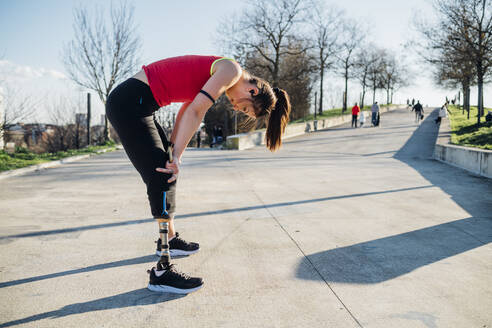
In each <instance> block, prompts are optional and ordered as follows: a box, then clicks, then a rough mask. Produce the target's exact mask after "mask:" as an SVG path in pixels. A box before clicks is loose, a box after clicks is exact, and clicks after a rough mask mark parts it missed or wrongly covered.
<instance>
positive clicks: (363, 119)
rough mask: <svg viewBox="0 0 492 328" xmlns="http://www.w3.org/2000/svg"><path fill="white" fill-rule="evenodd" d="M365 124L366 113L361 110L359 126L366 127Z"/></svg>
mask: <svg viewBox="0 0 492 328" xmlns="http://www.w3.org/2000/svg"><path fill="white" fill-rule="evenodd" d="M365 122H366V117H365V115H364V111H362V110H361V111H360V115H359V124H360V127H361V128H362V127H363V126H364V123H365Z"/></svg>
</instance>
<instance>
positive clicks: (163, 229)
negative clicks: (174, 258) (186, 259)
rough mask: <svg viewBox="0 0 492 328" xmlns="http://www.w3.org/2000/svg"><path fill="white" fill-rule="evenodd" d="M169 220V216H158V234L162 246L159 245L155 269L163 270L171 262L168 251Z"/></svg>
mask: <svg viewBox="0 0 492 328" xmlns="http://www.w3.org/2000/svg"><path fill="white" fill-rule="evenodd" d="M169 221H171V219H170V218H158V219H157V222H158V223H159V234H160V236H161V241H162V246H161V258H160V259H159V262H157V270H164V269H165V268H167V267H168V265H169V264H170V262H171V254H170V253H169V237H168V233H169Z"/></svg>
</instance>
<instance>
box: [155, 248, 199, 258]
mask: <svg viewBox="0 0 492 328" xmlns="http://www.w3.org/2000/svg"><path fill="white" fill-rule="evenodd" d="M198 251H199V249H197V250H194V251H183V250H181V249H171V250H170V251H169V253H170V255H171V257H176V256H187V255H191V254H195V253H198ZM155 255H157V256H162V252H161V251H157V250H156V251H155Z"/></svg>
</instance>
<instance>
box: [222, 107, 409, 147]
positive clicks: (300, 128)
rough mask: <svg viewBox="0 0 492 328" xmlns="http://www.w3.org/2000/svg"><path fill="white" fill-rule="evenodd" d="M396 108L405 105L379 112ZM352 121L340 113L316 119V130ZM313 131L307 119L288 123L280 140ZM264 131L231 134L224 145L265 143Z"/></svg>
mask: <svg viewBox="0 0 492 328" xmlns="http://www.w3.org/2000/svg"><path fill="white" fill-rule="evenodd" d="M398 108H405V106H390V107H384V108H381V113H385V112H388V111H390V110H395V109H398ZM365 115H366V123H365V124H366V125H370V124H371V117H370V115H371V113H370V112H369V113H368V112H365ZM351 121H352V115H351V114H348V115H341V116H336V117H330V118H327V119H324V120H318V121H317V122H318V123H317V125H318V126H317V130H324V129H328V128H330V127H333V126H337V125H341V124H344V123H348V122H351ZM313 131H314V121H307V122H303V123H295V124H289V125H287V127H286V128H285V134H284V136H283V138H282V140H285V139H289V138H292V137H296V136H299V135H302V134H304V133H308V132H313ZM265 133H266V130H265V129H262V130H256V131H253V132H249V133H241V134H236V135H232V136H228V137H227V139H226V147H227V148H228V149H237V150H243V149H248V148H253V147H255V146H259V145H264V144H265Z"/></svg>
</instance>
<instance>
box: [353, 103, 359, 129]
mask: <svg viewBox="0 0 492 328" xmlns="http://www.w3.org/2000/svg"><path fill="white" fill-rule="evenodd" d="M359 112H360V108H359V106H358V105H357V103H355V105H354V107H352V127H354V125H355V128H356V129H357V116H358V115H359Z"/></svg>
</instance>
